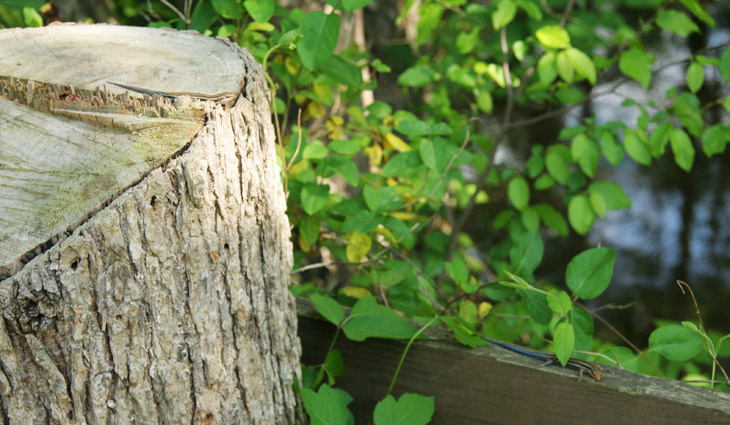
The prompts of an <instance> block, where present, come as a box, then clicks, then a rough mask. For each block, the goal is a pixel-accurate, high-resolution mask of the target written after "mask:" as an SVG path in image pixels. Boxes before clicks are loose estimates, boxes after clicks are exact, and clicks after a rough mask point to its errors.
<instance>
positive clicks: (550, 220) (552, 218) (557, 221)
mask: <svg viewBox="0 0 730 425" xmlns="http://www.w3.org/2000/svg"><path fill="white" fill-rule="evenodd" d="M533 208H535V210H536V211H537V214H538V215H539V216H540V219H541V220H542V222H543V223H545V225H546V226H548V227H550V228H551V229H553V230H555V232H557V234H558V235H560V236H568V222H567V221H565V218H563V215H562V214H560V213H559V212H558V211H557V210H556V209H555V208H553V206H552V205H550V204H537V205H534V206H533Z"/></svg>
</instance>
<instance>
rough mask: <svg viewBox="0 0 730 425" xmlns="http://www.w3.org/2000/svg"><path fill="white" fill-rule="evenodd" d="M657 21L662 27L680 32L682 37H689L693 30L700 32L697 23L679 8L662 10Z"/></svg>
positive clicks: (676, 32)
mask: <svg viewBox="0 0 730 425" xmlns="http://www.w3.org/2000/svg"><path fill="white" fill-rule="evenodd" d="M656 23H657V25H659V27H660V28H661V29H663V30H665V31H671V32H673V33H675V34H679V35H680V36H682V37H687V36H688V35H690V33H693V32H700V29H699V28H698V27H697V24H695V23H694V22H692V20H691V19H690V18H688V17H687V15H685V14H684V13H682V12H680V11H678V10H672V9H669V10H660V11H659V14H658V15H657V18H656Z"/></svg>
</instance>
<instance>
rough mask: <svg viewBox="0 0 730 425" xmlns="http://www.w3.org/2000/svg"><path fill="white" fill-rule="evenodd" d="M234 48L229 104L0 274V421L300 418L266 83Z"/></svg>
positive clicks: (283, 221) (284, 232) (284, 226)
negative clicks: (181, 144) (241, 74)
mask: <svg viewBox="0 0 730 425" xmlns="http://www.w3.org/2000/svg"><path fill="white" fill-rule="evenodd" d="M232 48H235V47H233V46H232ZM241 57H242V60H243V61H244V63H245V69H246V75H245V78H246V84H245V87H244V89H243V92H242V93H241V95H240V97H239V98H238V100H237V102H236V103H235V105H234V106H232V107H226V106H225V105H222V104H216V105H214V106H212V107H211V108H210V109H209V110H208V111H207V114H206V116H205V125H204V127H203V129H202V130H201V131H200V132H199V133H198V134H197V136H196V137H195V139H194V140H193V141H192V143H191V144H190V145H189V146H188V147H187V148H186V149H185V150H183V151H182V152H180V153H179V154H178V155H177V156H175V157H173V158H171V159H170V160H169V161H168V162H167V163H166V164H165V165H164V166H162V167H159V168H156V169H154V170H152V171H151V172H150V173H149V174H148V175H147V176H145V177H144V178H143V179H142V180H141V181H139V182H138V183H137V184H135V185H134V186H132V187H130V188H128V189H127V190H126V191H124V192H123V193H122V194H120V195H119V196H118V197H117V198H116V199H114V200H113V201H111V203H110V204H109V205H108V206H106V207H105V208H103V209H101V210H100V211H99V212H98V213H96V214H94V215H93V216H92V217H91V218H89V219H88V220H87V221H86V222H84V223H83V224H81V225H80V226H79V227H77V228H75V229H74V230H73V233H72V234H71V235H70V236H69V237H67V238H65V239H63V240H61V241H59V242H58V243H56V244H55V245H54V246H52V247H51V248H49V249H47V250H46V251H45V252H43V253H42V254H40V255H38V256H36V257H35V258H33V260H31V261H30V262H29V263H28V264H26V265H25V267H23V269H22V270H20V271H19V272H17V273H16V274H15V275H13V276H12V277H10V278H8V279H6V280H4V281H2V282H0V309H1V311H2V314H3V318H2V320H0V408H1V412H2V415H3V421H4V423H10V424H36V423H37V424H46V423H59V424H135V423H137V424H139V423H149V424H158V423H159V424H184V423H195V424H273V423H276V424H289V423H295V422H297V420H298V419H299V418H301V412H300V410H298V409H299V408H297V407H296V405H297V403H296V395H295V392H294V390H293V387H292V381H293V378H294V376H295V375H297V374H298V370H299V357H300V345H299V341H298V339H297V336H296V315H295V306H294V301H293V298H292V296H291V295H290V294H289V292H288V289H287V286H288V283H289V272H290V269H291V265H292V248H291V244H290V242H289V236H290V230H289V223H288V220H287V218H286V214H285V208H286V205H285V198H284V195H283V191H282V188H281V184H280V180H279V175H278V172H279V169H278V166H277V165H276V162H275V150H274V134H273V128H272V125H271V119H270V113H269V104H268V97H267V92H266V89H265V87H266V83H265V78H264V75H263V72H262V69H261V67H260V66H259V65H258V64H256V63H255V62H254V60H253V58H252V57H251V56H250V55H249V54H248V53H246V52H241Z"/></svg>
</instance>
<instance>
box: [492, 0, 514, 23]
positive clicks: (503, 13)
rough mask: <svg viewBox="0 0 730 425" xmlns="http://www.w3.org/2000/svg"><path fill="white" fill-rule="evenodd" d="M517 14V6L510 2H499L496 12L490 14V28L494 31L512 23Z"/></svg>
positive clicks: (510, 0) (507, 0)
mask: <svg viewBox="0 0 730 425" xmlns="http://www.w3.org/2000/svg"><path fill="white" fill-rule="evenodd" d="M516 12H517V5H515V3H514V2H513V1H512V0H501V1H500V2H499V3H498V4H497V10H496V11H494V12H493V13H492V26H493V27H494V29H495V30H498V29H500V28H502V27H503V26H505V25H507V24H509V23H510V22H512V19H514V18H515V13H516Z"/></svg>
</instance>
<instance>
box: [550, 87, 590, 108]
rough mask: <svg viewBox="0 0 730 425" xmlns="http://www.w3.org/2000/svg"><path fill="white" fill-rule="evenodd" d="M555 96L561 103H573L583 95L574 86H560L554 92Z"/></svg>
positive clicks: (581, 98)
mask: <svg viewBox="0 0 730 425" xmlns="http://www.w3.org/2000/svg"><path fill="white" fill-rule="evenodd" d="M555 97H557V98H558V100H559V101H560V102H561V103H565V104H568V105H575V104H577V103H578V102H580V101H581V100H583V98H584V97H585V95H584V94H583V92H582V91H580V90H578V89H577V88H575V87H561V88H559V89H558V90H557V91H556V92H555Z"/></svg>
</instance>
